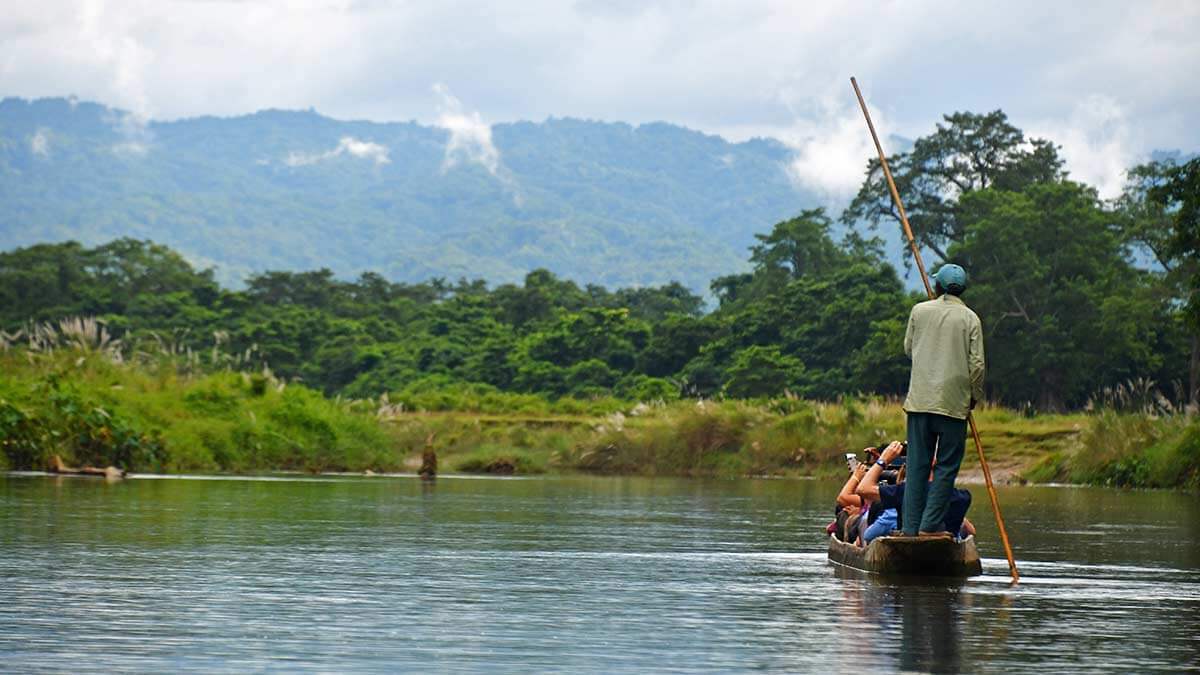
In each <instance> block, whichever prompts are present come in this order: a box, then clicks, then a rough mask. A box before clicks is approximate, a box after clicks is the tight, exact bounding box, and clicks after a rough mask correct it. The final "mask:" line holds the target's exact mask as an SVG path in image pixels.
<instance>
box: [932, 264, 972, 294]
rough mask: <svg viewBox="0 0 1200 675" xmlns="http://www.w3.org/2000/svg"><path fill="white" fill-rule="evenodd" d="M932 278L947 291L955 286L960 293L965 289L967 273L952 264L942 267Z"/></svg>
mask: <svg viewBox="0 0 1200 675" xmlns="http://www.w3.org/2000/svg"><path fill="white" fill-rule="evenodd" d="M933 278H934V280H935V281H937V282H938V284H939V285H940V286H941V287H942V288H944V289H945V290H947V291H949V290H951V289H952V288H953V287H955V286H957V287H958V291H959V292H960V293H961V292H962V291H965V290H966V289H967V271H966V270H964V269H963V268H961V267H959V266H958V265H955V264H953V263H950V264H948V265H942V268H941V269H939V270H938V271H937V274H934V275H933Z"/></svg>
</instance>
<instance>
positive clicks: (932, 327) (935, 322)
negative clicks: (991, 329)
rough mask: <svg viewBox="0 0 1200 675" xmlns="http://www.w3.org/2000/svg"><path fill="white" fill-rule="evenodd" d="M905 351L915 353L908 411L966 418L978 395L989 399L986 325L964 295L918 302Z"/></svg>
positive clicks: (910, 315) (909, 354)
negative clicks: (985, 365) (986, 390)
mask: <svg viewBox="0 0 1200 675" xmlns="http://www.w3.org/2000/svg"><path fill="white" fill-rule="evenodd" d="M904 353H906V354H908V356H909V358H911V359H912V374H911V375H910V376H909V380H908V397H907V398H905V399H904V409H905V410H906V411H907V412H927V413H937V414H939V415H945V416H947V417H954V418H956V419H960V420H961V419H966V418H967V413H968V412H969V411H970V409H971V399H972V398H974V399H975V400H976V401H982V400H983V328H982V326H981V325H980V323H979V317H978V316H976V315H975V312H972V311H971V309H970V308H969V307H967V306H966V304H964V303H963V301H962V300H961V299H959V298H958V297H955V296H953V295H950V294H949V293H947V294H944V295H942V296H941V297H939V298H937V299H936V300H927V301H925V302H921V303H918V304H917V305H916V306H915V307H913V308H912V313H911V314H909V316H908V330H907V331H905V333H904Z"/></svg>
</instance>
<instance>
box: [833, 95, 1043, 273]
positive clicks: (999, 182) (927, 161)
mask: <svg viewBox="0 0 1200 675" xmlns="http://www.w3.org/2000/svg"><path fill="white" fill-rule="evenodd" d="M943 119H944V121H945V124H944V125H943V124H938V125H936V129H935V131H934V132H933V133H932V134H930V135H929V136H924V137H922V138H918V139H917V140H916V141H915V142H914V143H913V147H912V150H911V151H910V152H903V153H897V154H895V155H892V156H890V157H888V165H889V166H890V167H891V169H892V175H893V178H894V179H895V181H896V189H897V191H899V193H900V198H901V200H902V201H903V202H904V208H905V211H906V212H907V214H908V219H909V223H910V224H911V225H912V229H913V236H915V237H916V239H917V241H918V243H919V244H920V245H921V246H922V247H923V248H925V249H927V250H929V251H931V252H932V253H933V254H934V255H935V256H937V257H938V258H939V259H941V260H943V261H947V260H949V255H948V253H947V251H948V249H949V247H950V246H951V245H952V244H954V243H958V242H961V241H962V239H963V236H964V235H965V228H964V223H963V222H962V220H961V218H960V217H959V208H958V204H959V200H960V199H961V198H962V197H963V196H965V195H967V194H970V193H972V192H975V191H978V190H986V189H989V188H995V189H1000V190H1010V191H1020V190H1022V189H1024V188H1025V187H1026V186H1028V185H1034V184H1037V183H1046V182H1052V181H1055V180H1058V179H1060V178H1061V177H1062V175H1063V173H1062V165H1063V163H1062V159H1061V158H1059V156H1058V150H1057V148H1056V147H1055V146H1054V144H1053V143H1051V142H1049V141H1046V140H1044V139H1030V140H1026V138H1025V135H1024V134H1023V133H1022V132H1021V130H1020V129H1018V128H1017V127H1015V126H1013V125H1012V124H1010V123H1009V122H1008V116H1007V115H1005V114H1004V112H1003V111H1000V110H995V111H992V112H990V113H986V114H982V115H980V114H975V113H967V112H958V113H953V114H951V115H946V116H944V117H943ZM842 221H843V222H845V223H846V224H853V223H856V222H865V223H868V224H870V225H871V226H872V227H877V226H878V225H879V224H880V223H883V222H889V223H892V224H894V225H897V226H898V225H899V224H900V213H899V211H897V210H896V208H895V205H894V204H892V199H891V193H890V191H889V190H888V187H887V184H886V179H885V178H884V176H883V169H882V166H881V165H880V163H879V160H878V159H872V160H870V162H868V164H867V177H866V179H865V180H864V181H863V184H862V186H861V187H860V188H859V191H858V195H857V196H855V198H854V200H853V201H852V202H851V203H850V206H849V207H847V208H846V210H845V211H844V212H843V214H842Z"/></svg>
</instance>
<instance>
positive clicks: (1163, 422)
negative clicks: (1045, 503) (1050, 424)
mask: <svg viewBox="0 0 1200 675" xmlns="http://www.w3.org/2000/svg"><path fill="white" fill-rule="evenodd" d="M1183 398H1184V397H1183V396H1182V395H1177V397H1176V400H1182V399H1183ZM1088 410H1089V414H1088V420H1087V424H1086V425H1085V426H1084V429H1083V432H1082V433H1081V434H1080V436H1079V439H1078V442H1077V443H1074V444H1072V445H1071V446H1070V447H1068V448H1065V449H1062V450H1059V451H1055V452H1051V453H1048V454H1046V455H1045V456H1044V457H1042V458H1040V459H1038V460H1037V461H1036V462H1034V463H1033V464H1032V466H1030V468H1029V469H1028V470H1027V471H1026V476H1027V477H1028V478H1029V479H1030V480H1034V481H1038V482H1048V481H1065V482H1071V483H1081V484H1089V485H1109V486H1115V487H1153V488H1189V489H1196V488H1200V421H1198V420H1197V418H1196V417H1195V416H1194V415H1191V414H1188V412H1189V411H1186V410H1183V409H1179V408H1178V407H1177V406H1176V405H1174V404H1172V403H1171V401H1170V399H1168V398H1167V397H1166V396H1164V395H1162V394H1161V392H1159V391H1158V390H1157V388H1156V387H1155V383H1154V382H1152V381H1150V380H1145V379H1135V380H1130V381H1129V382H1126V383H1124V384H1122V385H1118V386H1116V387H1111V388H1106V389H1104V390H1102V391H1100V392H1098V393H1097V395H1096V396H1095V397H1093V399H1092V401H1091V402H1090V403H1089V405H1088Z"/></svg>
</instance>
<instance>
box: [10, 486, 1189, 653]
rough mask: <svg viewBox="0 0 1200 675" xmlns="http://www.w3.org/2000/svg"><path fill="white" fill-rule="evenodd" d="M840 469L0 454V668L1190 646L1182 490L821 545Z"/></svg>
mask: <svg viewBox="0 0 1200 675" xmlns="http://www.w3.org/2000/svg"><path fill="white" fill-rule="evenodd" d="M837 488H838V485H832V484H826V483H820V482H814V481H768V480H760V481H754V480H744V481H724V482H717V481H713V482H707V481H687V480H661V479H660V480H651V479H632V478H624V479H623V478H544V479H525V480H522V479H510V480H503V479H495V480H493V479H467V478H452V477H445V478H441V479H439V480H438V481H437V483H436V484H434V485H422V484H421V483H420V482H418V481H417V480H415V479H412V478H400V477H395V478H393V477H373V478H348V477H347V478H320V479H302V478H295V479H288V478H285V479H205V480H199V479H166V478H157V479H155V478H146V479H141V478H139V479H132V480H127V481H124V482H119V483H113V484H106V483H104V482H103V481H101V480H97V479H86V478H51V477H45V476H23V475H8V476H4V475H0V584H2V591H0V592H2V593H3V601H2V602H0V669H2V670H4V671H13V672H26V671H43V670H45V671H71V672H81V671H113V670H120V671H181V670H201V671H247V670H287V671H300V670H316V671H341V672H344V671H394V670H421V671H441V672H444V671H456V670H469V671H479V670H488V671H530V670H554V671H646V670H671V671H696V670H785V671H820V672H851V671H863V670H868V671H875V672H879V671H883V672H889V671H899V670H918V671H959V670H962V671H1012V670H1028V671H1033V670H1038V671H1045V670H1057V671H1080V670H1085V671H1112V672H1145V671H1148V670H1155V669H1160V670H1170V671H1178V670H1187V669H1191V670H1197V669H1200V499H1198V498H1197V496H1196V495H1194V494H1191V495H1189V494H1180V493H1166V492H1118V491H1106V490H1096V489H1079V488H1016V489H1010V490H1002V491H1001V495H1000V498H1001V503H1002V505H1003V506H1004V508H1005V515H1006V518H1007V520H1008V523H1009V528H1010V531H1011V533H1012V536H1013V540H1014V545H1015V547H1016V550H1017V557H1018V559H1019V562H1020V565H1021V568H1022V571H1023V574H1024V578H1023V581H1022V583H1021V585H1020V586H1018V587H1016V588H1011V587H1009V585H1008V584H1007V576H1006V574H1007V566H1006V564H1005V563H1004V560H1003V554H1002V551H1001V550H1000V548H999V545H998V543H997V538H996V535H995V532H994V529H993V528H992V526H991V523H990V516H989V514H988V512H987V511H985V510H983V509H986V508H987V500H986V497H985V495H984V492H983V490H982V488H973V492H975V493H976V506H975V507H974V509H973V513H972V515H973V516H974V519H975V520H976V521H977V522H978V523H979V525H980V536H979V539H980V543H981V550H982V553H983V554H984V555H985V556H987V559H986V560H985V561H984V573H985V576H984V577H982V578H976V579H972V580H970V581H968V582H966V583H965V584H961V585H957V586H948V585H896V584H885V583H879V582H876V581H873V580H871V579H868V578H861V577H857V576H848V575H847V574H845V573H841V574H840V573H839V572H838V570H836V569H835V568H833V567H831V566H830V565H829V563H828V562H827V560H826V554H825V538H824V534H823V532H822V530H823V527H824V525H825V523H826V522H827V521H828V519H829V512H830V510H831V504H832V500H833V495H834V494H835V493H836V491H837Z"/></svg>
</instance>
